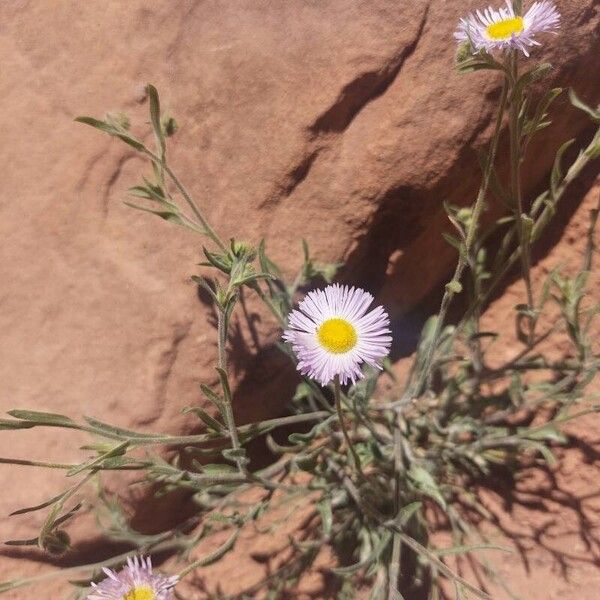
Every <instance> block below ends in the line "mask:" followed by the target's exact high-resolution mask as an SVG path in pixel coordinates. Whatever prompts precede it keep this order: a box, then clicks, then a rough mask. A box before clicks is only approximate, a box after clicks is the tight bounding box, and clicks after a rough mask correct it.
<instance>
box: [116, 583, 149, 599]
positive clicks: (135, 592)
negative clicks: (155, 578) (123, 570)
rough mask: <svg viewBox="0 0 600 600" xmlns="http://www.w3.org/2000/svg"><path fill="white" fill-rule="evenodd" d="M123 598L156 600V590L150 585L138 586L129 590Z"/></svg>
mask: <svg viewBox="0 0 600 600" xmlns="http://www.w3.org/2000/svg"><path fill="white" fill-rule="evenodd" d="M123 600H155V596H154V592H153V591H152V590H151V589H150V588H149V587H148V586H146V585H145V586H144V587H136V588H133V589H132V590H129V591H128V592H127V593H126V594H125V595H124V596H123Z"/></svg>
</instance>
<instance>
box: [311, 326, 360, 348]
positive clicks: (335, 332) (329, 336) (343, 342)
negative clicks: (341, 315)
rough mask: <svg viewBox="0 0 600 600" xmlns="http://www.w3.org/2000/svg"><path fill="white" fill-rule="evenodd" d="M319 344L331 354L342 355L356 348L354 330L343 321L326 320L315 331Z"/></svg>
mask: <svg viewBox="0 0 600 600" xmlns="http://www.w3.org/2000/svg"><path fill="white" fill-rule="evenodd" d="M317 337H318V338H319V343H320V344H321V346H323V347H324V348H325V349H326V350H329V352H332V353H333V354H344V352H348V351H350V350H352V348H354V346H356V342H357V341H358V336H357V335H356V329H354V326H353V325H352V324H351V323H348V321H346V320H345V319H338V318H335V319H327V321H325V322H324V323H323V324H322V325H321V327H319V329H318V331H317Z"/></svg>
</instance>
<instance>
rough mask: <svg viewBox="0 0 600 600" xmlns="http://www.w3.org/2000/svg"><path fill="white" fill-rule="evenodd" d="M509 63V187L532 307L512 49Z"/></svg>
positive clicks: (518, 94)
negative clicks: (524, 225) (510, 87)
mask: <svg viewBox="0 0 600 600" xmlns="http://www.w3.org/2000/svg"><path fill="white" fill-rule="evenodd" d="M509 64H510V79H511V86H512V89H511V96H510V105H509V130H510V187H511V199H512V204H513V210H514V212H515V224H516V228H517V235H518V238H519V247H520V249H521V252H520V257H521V266H522V270H523V279H524V281H525V288H526V291H527V306H528V308H529V309H530V310H533V308H534V305H535V302H534V298H533V287H532V284H531V256H530V249H531V240H530V239H529V236H526V235H525V228H524V227H523V220H522V218H523V216H525V212H524V210H523V193H522V188H521V160H522V156H521V129H520V126H519V113H520V110H521V104H522V99H523V95H522V91H521V88H520V86H518V85H517V82H518V80H519V65H518V59H517V54H516V51H514V50H513V51H512V52H511V55H510V57H509ZM529 325H530V330H529V336H530V337H531V336H532V335H533V327H534V322H533V320H530V321H529Z"/></svg>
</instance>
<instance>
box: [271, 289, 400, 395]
mask: <svg viewBox="0 0 600 600" xmlns="http://www.w3.org/2000/svg"><path fill="white" fill-rule="evenodd" d="M372 302H373V296H372V295H371V294H369V293H368V292H365V291H364V290H361V289H360V288H354V287H348V286H343V285H339V284H337V283H335V284H333V285H329V286H327V287H326V288H324V289H322V290H314V291H311V292H309V293H308V294H307V295H306V297H305V298H304V299H303V300H302V301H301V302H300V303H299V305H298V308H297V309H296V310H293V311H292V312H291V313H290V316H289V319H288V329H286V331H285V332H284V334H283V339H284V340H285V341H286V342H289V343H290V344H291V346H292V348H293V350H294V352H295V353H296V356H297V357H298V367H297V368H298V370H299V371H300V372H301V373H302V374H303V375H306V376H307V377H310V378H312V379H315V380H316V381H318V382H319V383H321V384H322V385H327V384H328V383H329V382H331V381H332V380H333V378H334V377H335V376H336V375H337V376H339V378H340V381H341V383H342V384H345V383H348V382H352V383H354V382H356V381H357V380H358V379H361V378H362V377H363V376H364V375H363V373H362V370H361V365H362V364H363V363H367V364H370V365H371V366H373V367H377V368H381V361H382V360H383V359H384V358H385V357H386V356H387V355H388V353H389V351H390V346H391V343H392V338H391V336H390V335H389V334H390V330H389V323H390V321H389V317H388V315H387V313H386V312H385V310H384V309H383V308H382V307H381V306H378V307H376V308H374V309H373V310H371V311H370V312H367V311H368V309H369V306H370V305H371V303H372ZM335 318H341V319H344V320H345V321H347V322H349V323H351V324H352V325H353V327H354V329H355V331H356V334H357V341H356V345H355V346H354V347H353V348H352V349H351V350H349V351H348V352H344V353H332V352H329V351H328V350H327V349H326V348H324V347H323V346H322V345H321V344H320V343H319V340H318V337H317V332H318V329H319V327H320V326H321V325H322V324H323V323H324V322H325V321H327V320H329V319H335Z"/></svg>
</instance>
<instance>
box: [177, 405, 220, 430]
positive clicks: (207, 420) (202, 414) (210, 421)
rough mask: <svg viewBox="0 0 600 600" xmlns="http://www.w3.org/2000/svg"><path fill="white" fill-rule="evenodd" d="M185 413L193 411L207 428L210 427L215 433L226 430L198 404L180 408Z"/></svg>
mask: <svg viewBox="0 0 600 600" xmlns="http://www.w3.org/2000/svg"><path fill="white" fill-rule="evenodd" d="M181 412H182V413H183V414H184V415H185V414H189V413H194V414H195V415H196V416H197V417H198V418H199V419H200V420H201V421H202V422H203V423H204V424H205V425H206V426H207V427H208V428H209V429H212V430H213V431H215V432H216V433H223V432H224V431H226V428H225V426H224V425H222V424H221V423H219V421H217V420H216V419H215V418H214V417H212V416H211V415H209V414H208V413H207V412H206V411H205V410H204V409H202V408H200V407H199V406H186V407H185V408H183V409H182V410H181Z"/></svg>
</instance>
